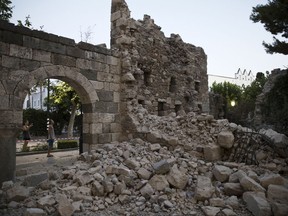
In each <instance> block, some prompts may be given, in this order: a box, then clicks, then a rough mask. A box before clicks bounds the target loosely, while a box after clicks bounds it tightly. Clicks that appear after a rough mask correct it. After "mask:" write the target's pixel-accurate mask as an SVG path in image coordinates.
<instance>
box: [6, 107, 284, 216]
mask: <svg viewBox="0 0 288 216" xmlns="http://www.w3.org/2000/svg"><path fill="white" fill-rule="evenodd" d="M130 111H131V112H130V113H131V119H132V121H133V124H134V126H135V128H137V130H138V132H139V136H143V137H145V138H146V140H144V139H141V138H133V139H131V140H129V141H125V142H122V143H119V142H115V143H109V144H108V143H107V144H104V145H101V146H99V148H97V149H95V150H93V151H91V152H90V153H83V154H81V155H80V156H79V158H78V160H77V161H75V163H73V164H71V165H70V166H66V167H58V169H56V168H55V170H52V171H51V170H50V171H49V172H45V171H42V172H40V173H35V174H32V175H27V176H25V177H23V178H21V180H20V178H19V179H18V181H16V182H15V183H13V182H5V183H3V186H2V189H1V190H0V199H1V202H0V203H2V204H1V205H0V213H1V215H25V216H32V215H63V216H64V215H125V216H126V215H127V216H128V215H175V216H176V215H177V216H178V215H192V216H193V215H195V216H196V215H197V216H198V215H200V216H201V215H207V216H216V215H217V216H222V215H223V216H233V215H244V216H245V215H247V216H248V215H255V216H263V215H264V216H265V215H277V216H280V215H283V216H284V215H287V214H288V181H287V176H286V175H287V173H288V172H287V170H286V169H287V168H286V167H287V159H285V158H281V157H278V156H277V153H276V152H275V151H273V152H268V151H264V150H268V148H266V149H260V151H259V152H257V153H255V155H256V157H257V161H258V162H259V163H258V165H247V164H245V163H236V162H231V161H228V160H227V161H222V160H221V159H222V158H223V157H224V158H225V153H227V152H229V151H231V152H233V150H231V149H235V148H234V147H235V143H236V145H239V144H237V142H236V141H237V140H236V139H237V137H236V136H234V134H235V131H236V130H240V129H241V130H242V131H243V130H244V129H243V128H242V127H241V126H237V125H235V124H231V123H227V121H225V120H217V121H216V120H214V119H213V117H211V116H209V115H196V114H195V113H188V114H187V115H186V114H183V115H179V116H173V115H170V116H165V117H159V116H155V115H148V114H147V113H146V112H145V109H144V108H141V106H140V107H138V112H137V113H136V112H135V113H134V114H133V110H132V109H131V110H130ZM245 130H247V129H245ZM144 132H145V133H144ZM141 134H142V135H141ZM143 134H145V136H144V135H143ZM235 137H236V138H235ZM147 140H151V141H147ZM152 141H153V142H152ZM157 141H159V142H157ZM9 212H13V214H9Z"/></svg>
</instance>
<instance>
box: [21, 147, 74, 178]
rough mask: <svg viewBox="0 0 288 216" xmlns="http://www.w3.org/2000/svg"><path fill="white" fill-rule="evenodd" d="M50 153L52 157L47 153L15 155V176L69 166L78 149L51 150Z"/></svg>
mask: <svg viewBox="0 0 288 216" xmlns="http://www.w3.org/2000/svg"><path fill="white" fill-rule="evenodd" d="M52 154H53V155H54V157H49V158H48V157H47V153H42V154H30V155H23V156H16V177H19V176H22V175H27V174H33V173H36V172H39V171H43V170H48V169H53V167H54V168H56V167H63V166H70V165H72V164H73V163H74V162H75V161H76V160H77V157H78V156H79V150H72V151H61V152H52ZM23 170H25V172H24V171H23Z"/></svg>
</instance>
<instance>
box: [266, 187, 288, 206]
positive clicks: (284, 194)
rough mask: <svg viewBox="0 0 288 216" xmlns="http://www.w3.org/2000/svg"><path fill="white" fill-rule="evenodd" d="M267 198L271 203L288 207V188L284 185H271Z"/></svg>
mask: <svg viewBox="0 0 288 216" xmlns="http://www.w3.org/2000/svg"><path fill="white" fill-rule="evenodd" d="M267 198H268V200H269V201H272V202H277V203H281V204H286V205H288V188H287V187H284V186H282V185H269V186H268V190H267Z"/></svg>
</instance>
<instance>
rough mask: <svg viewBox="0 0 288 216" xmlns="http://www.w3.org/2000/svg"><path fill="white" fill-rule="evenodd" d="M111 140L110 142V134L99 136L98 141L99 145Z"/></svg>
mask: <svg viewBox="0 0 288 216" xmlns="http://www.w3.org/2000/svg"><path fill="white" fill-rule="evenodd" d="M111 140H112V137H111V134H110V133H102V134H99V139H98V143H99V144H104V143H110V142H111Z"/></svg>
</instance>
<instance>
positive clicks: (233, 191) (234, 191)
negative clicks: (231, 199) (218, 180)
mask: <svg viewBox="0 0 288 216" xmlns="http://www.w3.org/2000/svg"><path fill="white" fill-rule="evenodd" d="M223 191H224V193H225V194H226V195H228V196H242V194H243V193H244V190H243V188H242V187H241V185H240V183H225V184H224V190H223Z"/></svg>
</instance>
